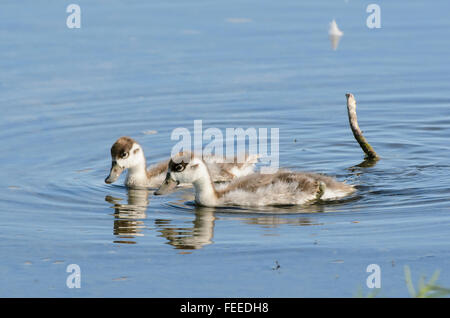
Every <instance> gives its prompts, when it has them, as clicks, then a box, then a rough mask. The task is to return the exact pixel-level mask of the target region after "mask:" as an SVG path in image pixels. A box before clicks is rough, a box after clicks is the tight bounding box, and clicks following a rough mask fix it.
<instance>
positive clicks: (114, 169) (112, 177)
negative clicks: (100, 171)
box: [105, 161, 124, 184]
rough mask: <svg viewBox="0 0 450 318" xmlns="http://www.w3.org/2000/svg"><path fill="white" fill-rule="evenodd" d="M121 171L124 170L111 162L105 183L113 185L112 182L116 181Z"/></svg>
mask: <svg viewBox="0 0 450 318" xmlns="http://www.w3.org/2000/svg"><path fill="white" fill-rule="evenodd" d="M123 170H124V168H122V167H121V166H119V165H118V164H117V162H115V161H113V162H112V165H111V171H110V172H109V176H107V177H106V179H105V183H108V184H109V183H113V182H114V181H116V180H117V179H118V178H119V177H120V175H121V174H122V171H123Z"/></svg>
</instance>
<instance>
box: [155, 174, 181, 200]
mask: <svg viewBox="0 0 450 318" xmlns="http://www.w3.org/2000/svg"><path fill="white" fill-rule="evenodd" d="M178 184H179V182H178V181H175V180H173V179H172V178H171V177H170V173H167V175H166V179H165V180H164V182H163V183H162V184H161V186H160V187H159V189H158V190H156V191H155V193H154V194H155V195H161V194H167V193H169V192H170V191H172V190H173V189H174V188H175V187H176V186H177V185H178Z"/></svg>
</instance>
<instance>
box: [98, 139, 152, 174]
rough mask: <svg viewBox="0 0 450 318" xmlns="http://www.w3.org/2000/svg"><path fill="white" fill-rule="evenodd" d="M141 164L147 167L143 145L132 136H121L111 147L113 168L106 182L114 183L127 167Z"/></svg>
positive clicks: (130, 167)
mask: <svg viewBox="0 0 450 318" xmlns="http://www.w3.org/2000/svg"><path fill="white" fill-rule="evenodd" d="M139 165H144V167H145V157H144V152H143V150H142V147H141V146H140V145H139V144H138V143H137V142H136V141H135V140H134V139H132V138H130V137H120V138H119V139H117V141H116V142H115V143H114V144H113V145H112V147H111V170H110V172H109V175H108V177H106V179H105V182H106V183H113V182H114V181H116V180H117V179H118V178H119V177H120V175H121V174H122V172H123V171H124V170H125V169H132V168H134V167H136V166H139Z"/></svg>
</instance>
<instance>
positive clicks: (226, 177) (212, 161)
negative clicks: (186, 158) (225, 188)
mask: <svg viewBox="0 0 450 318" xmlns="http://www.w3.org/2000/svg"><path fill="white" fill-rule="evenodd" d="M238 159H239V158H238V157H235V158H234V161H233V162H223V158H222V157H218V156H212V155H211V156H204V157H203V160H204V161H205V163H206V166H207V167H208V170H209V172H210V175H211V178H212V180H213V181H214V182H224V181H231V180H233V179H235V178H237V177H242V176H246V175H249V174H252V173H253V172H254V168H255V164H256V163H257V162H258V156H257V155H246V156H245V158H244V162H239V160H238Z"/></svg>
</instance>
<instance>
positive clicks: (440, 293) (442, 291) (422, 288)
mask: <svg viewBox="0 0 450 318" xmlns="http://www.w3.org/2000/svg"><path fill="white" fill-rule="evenodd" d="M404 269H405V281H406V286H407V287H408V291H409V294H410V295H411V297H415V298H431V297H445V296H448V295H450V289H448V288H444V287H441V286H438V285H436V281H437V279H438V278H439V274H440V273H439V270H437V271H435V272H434V274H433V276H431V278H430V280H429V281H428V282H427V283H426V282H425V277H423V276H421V277H420V279H419V286H418V287H419V288H418V290H417V291H416V289H415V288H414V285H413V282H412V278H411V270H410V269H409V266H405V267H404Z"/></svg>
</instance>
